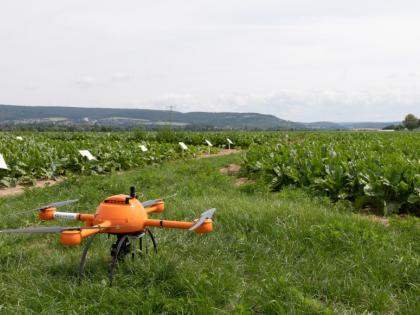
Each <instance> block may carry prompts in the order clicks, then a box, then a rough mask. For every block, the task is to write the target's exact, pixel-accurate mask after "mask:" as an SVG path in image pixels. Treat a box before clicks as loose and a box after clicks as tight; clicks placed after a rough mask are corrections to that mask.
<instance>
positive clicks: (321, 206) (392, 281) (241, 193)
mask: <svg viewBox="0 0 420 315" xmlns="http://www.w3.org/2000/svg"><path fill="white" fill-rule="evenodd" d="M239 161H240V157H239V156H227V157H220V158H213V159H203V160H194V161H178V162H168V163H165V164H163V165H160V166H154V167H153V166H151V167H146V168H144V169H138V170H134V171H130V172H126V173H120V174H115V175H110V176H95V177H78V178H73V179H70V180H68V181H66V182H64V183H62V184H60V185H57V186H54V187H49V188H46V189H34V190H32V191H31V192H27V193H25V194H24V195H22V196H19V197H13V198H7V199H0V218H2V219H1V221H0V227H1V228H12V227H20V226H31V225H34V224H37V222H36V218H35V216H34V215H32V216H31V215H29V216H16V217H13V216H9V217H7V218H4V217H2V216H3V215H5V214H8V213H12V212H13V211H19V210H22V209H31V208H34V207H36V206H38V205H42V204H45V203H48V202H50V201H57V200H63V199H68V198H77V197H78V198H80V202H79V203H78V204H77V205H75V206H74V207H73V208H70V207H69V208H68V209H67V210H68V211H82V212H84V211H86V212H94V210H95V208H96V206H97V205H98V204H99V202H100V201H101V200H102V199H104V198H105V197H107V196H109V195H112V194H119V193H124V192H127V193H128V189H129V186H130V185H132V184H134V185H136V186H137V189H138V191H139V192H142V193H143V195H144V197H143V199H150V198H156V197H160V196H165V195H170V194H172V193H175V192H176V193H178V196H177V197H176V198H174V199H170V200H168V201H167V204H166V210H165V212H164V213H163V214H162V215H161V216H160V217H162V218H169V219H182V220H190V219H193V218H196V217H197V216H198V215H199V214H200V213H201V212H202V211H204V210H205V209H207V208H210V207H216V208H217V209H218V210H217V212H216V214H215V217H214V231H213V233H211V234H207V235H198V234H194V233H191V232H188V231H178V230H161V229H155V230H154V232H155V235H156V237H157V240H158V246H159V253H158V254H157V255H155V254H153V253H152V252H151V251H149V254H148V255H144V256H143V257H142V258H138V257H137V258H135V259H134V260H132V259H131V258H128V259H126V260H125V262H124V263H122V264H120V265H119V267H118V270H117V272H116V276H115V280H114V286H113V287H109V285H108V280H107V268H108V264H109V261H110V257H109V255H110V253H109V248H110V245H111V244H112V242H113V241H114V239H112V238H111V239H107V237H106V236H105V235H102V236H100V237H98V238H97V239H96V240H95V242H94V244H93V246H92V251H91V252H90V256H89V257H88V263H87V269H86V279H85V280H84V281H83V282H82V284H81V285H79V284H78V278H77V270H78V264H79V259H80V255H81V253H82V247H63V246H61V245H59V244H58V235H23V236H22V235H2V236H0V313H5V314H31V313H37V314H38V313H45V314H46V313H65V314H80V313H88V314H96V313H100V312H101V313H112V314H152V313H153V314H213V313H214V314H232V313H234V314H362V313H365V314H418V313H419V312H420V301H419V296H420V289H419V284H420V273H419V270H420V269H419V262H420V255H419V253H420V242H419V241H420V239H419V236H420V227H419V220H418V219H415V218H407V219H403V220H402V219H400V218H392V219H391V223H390V225H389V226H383V225H381V224H379V223H377V222H372V221H370V220H368V219H367V218H365V217H362V216H359V215H356V214H353V213H352V212H351V209H348V208H347V207H346V206H345V204H342V203H337V204H332V203H331V202H330V201H329V200H328V199H327V198H323V197H314V196H310V195H308V194H307V193H305V192H304V191H302V190H298V189H297V190H290V189H286V190H283V191H282V192H280V193H270V192H267V191H264V189H261V188H260V187H259V186H258V185H257V184H252V183H251V184H247V185H245V186H242V187H236V186H235V185H234V181H235V178H234V177H229V176H224V175H221V174H220V173H219V169H220V168H221V167H223V166H224V165H226V164H229V163H239ZM154 216H155V215H154ZM56 224H57V222H54V223H53V225H56ZM44 225H45V223H44Z"/></svg>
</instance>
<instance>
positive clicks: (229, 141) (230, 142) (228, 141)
mask: <svg viewBox="0 0 420 315" xmlns="http://www.w3.org/2000/svg"><path fill="white" fill-rule="evenodd" d="M226 140H227V143H228V146H229V150H230V145H231V144H233V142H232V140H230V139H229V138H226Z"/></svg>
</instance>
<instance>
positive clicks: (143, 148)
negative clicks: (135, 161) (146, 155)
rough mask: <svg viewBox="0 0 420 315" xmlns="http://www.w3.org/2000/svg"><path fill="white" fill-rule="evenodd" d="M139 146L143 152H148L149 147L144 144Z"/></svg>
mask: <svg viewBox="0 0 420 315" xmlns="http://www.w3.org/2000/svg"><path fill="white" fill-rule="evenodd" d="M139 148H140V150H141V152H147V148H146V146H145V145H144V144H140V145H139Z"/></svg>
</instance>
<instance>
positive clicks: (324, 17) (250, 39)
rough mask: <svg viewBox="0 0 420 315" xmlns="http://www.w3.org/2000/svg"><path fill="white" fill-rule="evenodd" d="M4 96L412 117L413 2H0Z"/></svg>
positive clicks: (417, 23) (286, 114)
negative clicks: (407, 115)
mask: <svg viewBox="0 0 420 315" xmlns="http://www.w3.org/2000/svg"><path fill="white" fill-rule="evenodd" d="M0 104H21V105H60V106H61V105H66V106H91V107H125V108H155V109H166V108H167V107H168V106H169V105H174V106H176V110H179V111H183V112H185V111H240V112H249V111H250V112H261V113H268V114H274V115H276V116H278V117H280V118H284V119H289V120H293V121H318V120H331V121H367V120H370V121H394V120H402V119H403V117H404V116H405V114H407V113H409V112H413V113H414V114H417V115H420V1H419V0H412V1H410V0H398V1H393V0H389V1H388V0H351V1H350V0H316V1H315V0H272V1H268V0H255V1H249V0H210V1H200V0H192V1H186V0H168V1H159V0H154V1H150V0H149V1H141V0H134V1H115V0H113V1H108V0H97V1H94V0H83V1H79V0H71V1H66V0H60V1H57V0H38V1H30V0H27V1H20V0H3V1H1V2H0Z"/></svg>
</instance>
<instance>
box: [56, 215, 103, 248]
mask: <svg viewBox="0 0 420 315" xmlns="http://www.w3.org/2000/svg"><path fill="white" fill-rule="evenodd" d="M109 226H111V222H110V221H104V222H102V223H101V224H97V225H95V226H94V227H98V228H97V229H95V228H90V229H83V227H82V228H81V229H80V230H67V231H63V232H61V235H60V243H61V244H63V245H79V244H80V243H81V241H82V239H84V238H85V237H88V236H91V235H93V234H96V233H99V232H101V231H102V230H103V228H106V227H109Z"/></svg>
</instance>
